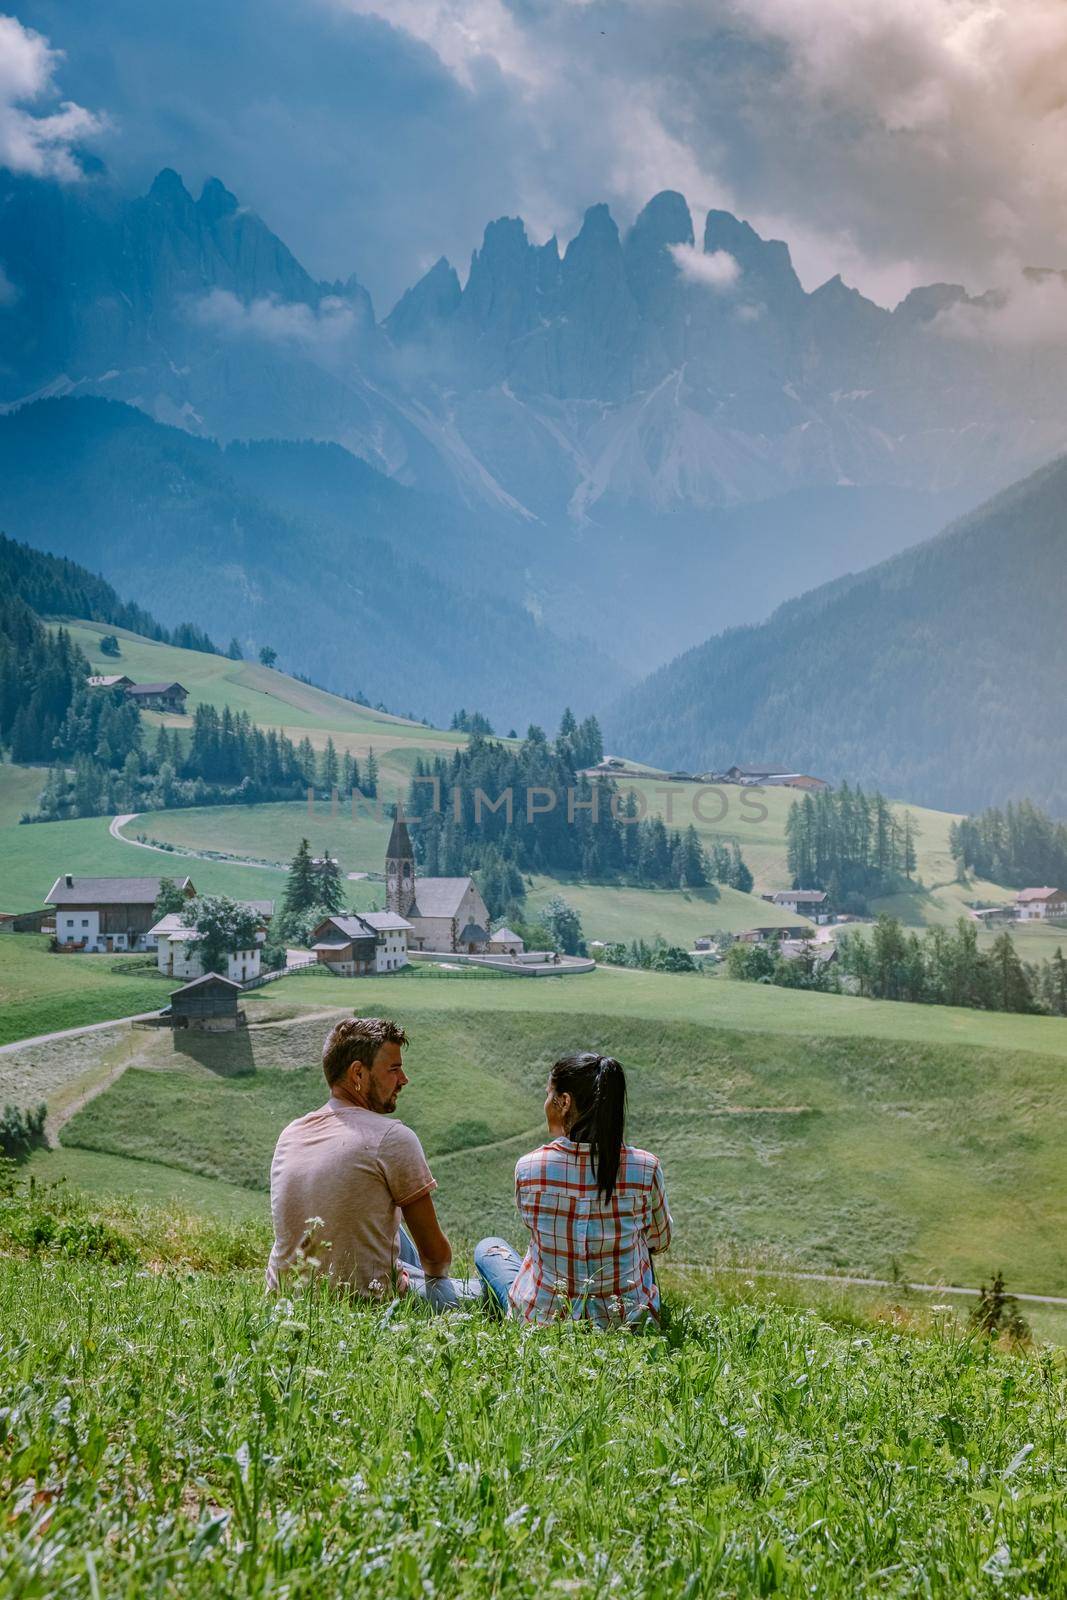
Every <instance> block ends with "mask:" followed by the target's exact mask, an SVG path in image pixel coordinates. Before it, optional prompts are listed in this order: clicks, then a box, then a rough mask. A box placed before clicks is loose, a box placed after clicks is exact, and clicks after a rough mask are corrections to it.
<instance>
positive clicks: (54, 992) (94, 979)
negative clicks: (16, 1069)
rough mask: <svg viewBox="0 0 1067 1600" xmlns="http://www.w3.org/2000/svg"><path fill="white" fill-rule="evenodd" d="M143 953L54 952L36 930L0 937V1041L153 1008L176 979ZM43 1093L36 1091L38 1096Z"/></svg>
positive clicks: (0, 1076)
mask: <svg viewBox="0 0 1067 1600" xmlns="http://www.w3.org/2000/svg"><path fill="white" fill-rule="evenodd" d="M148 959H149V958H148V957H147V956H115V955H98V956H97V955H53V954H51V953H50V952H49V950H48V940H47V939H46V938H45V937H44V936H43V935H39V934H31V933H11V934H5V935H4V936H3V937H2V938H0V1044H7V1043H10V1042H11V1041H12V1040H15V1039H26V1038H29V1037H31V1036H32V1035H34V1034H38V1033H55V1032H58V1031H59V1030H61V1029H64V1028H80V1027H82V1026H84V1024H86V1023H90V1022H107V1021H110V1020H111V1019H112V1018H113V1017H128V1016H132V1015H134V1014H135V1013H137V1012H140V1011H158V1010H159V1008H160V1007H161V1006H165V1005H166V1004H167V995H168V993H169V991H170V989H171V988H173V987H174V986H175V985H174V984H173V982H168V981H167V980H166V979H165V978H164V977H163V976H162V975H161V974H160V973H159V972H158V971H157V970H156V967H155V963H154V958H153V960H152V965H151V966H149V965H148ZM5 1065H6V1061H5V1058H4V1057H0V1082H2V1081H3V1067H4V1066H5ZM42 1098H45V1097H44V1096H43V1095H38V1099H42Z"/></svg>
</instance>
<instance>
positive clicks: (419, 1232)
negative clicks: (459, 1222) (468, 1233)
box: [402, 1194, 452, 1278]
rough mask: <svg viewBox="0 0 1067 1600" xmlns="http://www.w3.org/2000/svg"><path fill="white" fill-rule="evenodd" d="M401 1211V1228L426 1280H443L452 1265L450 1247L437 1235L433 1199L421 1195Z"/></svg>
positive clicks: (438, 1225)
mask: <svg viewBox="0 0 1067 1600" xmlns="http://www.w3.org/2000/svg"><path fill="white" fill-rule="evenodd" d="M402 1210H403V1215H404V1226H405V1228H407V1230H408V1232H409V1233H410V1235H411V1238H412V1241H413V1242H414V1245H415V1248H416V1250H417V1251H418V1252H419V1260H420V1261H421V1262H422V1269H423V1271H424V1272H425V1274H426V1276H427V1277H428V1278H447V1277H448V1269H449V1267H451V1265H452V1246H451V1245H450V1244H449V1242H448V1240H447V1238H446V1237H445V1235H444V1233H443V1232H442V1231H441V1224H440V1223H439V1222H438V1220H437V1211H436V1208H435V1206H434V1203H433V1195H432V1194H424V1195H422V1196H421V1197H420V1198H419V1199H418V1200H413V1201H412V1202H411V1204H410V1205H408V1206H404V1207H403V1208H402Z"/></svg>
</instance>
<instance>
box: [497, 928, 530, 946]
mask: <svg viewBox="0 0 1067 1600" xmlns="http://www.w3.org/2000/svg"><path fill="white" fill-rule="evenodd" d="M489 939H490V942H491V943H492V944H521V943H522V940H521V939H520V938H519V936H518V934H517V933H513V932H512V930H511V929H510V928H498V929H497V930H496V932H495V933H491V934H490V935H489Z"/></svg>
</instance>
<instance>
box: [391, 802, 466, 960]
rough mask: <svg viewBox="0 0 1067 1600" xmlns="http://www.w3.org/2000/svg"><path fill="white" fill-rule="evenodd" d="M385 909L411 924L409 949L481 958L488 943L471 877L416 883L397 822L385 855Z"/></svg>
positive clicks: (404, 836)
mask: <svg viewBox="0 0 1067 1600" xmlns="http://www.w3.org/2000/svg"><path fill="white" fill-rule="evenodd" d="M385 886H386V899H387V903H388V906H389V910H390V911H391V912H393V913H394V914H395V915H396V916H400V917H404V918H405V919H406V920H407V921H408V922H409V923H410V925H411V933H410V934H409V936H408V944H409V947H410V948H411V949H412V950H433V951H437V952H440V953H444V954H451V955H480V954H482V953H483V952H484V951H485V950H486V948H487V947H488V944H489V908H488V906H487V905H486V903H485V901H484V900H483V899H482V896H481V893H480V891H479V889H478V885H477V884H476V883H475V881H474V879H473V878H469V877H468V878H417V877H416V874H415V852H414V850H413V849H412V845H411V837H410V835H409V833H408V830H407V824H406V823H405V822H404V820H403V818H402V817H397V818H396V820H395V821H394V823H393V830H392V832H391V833H390V835H389V844H388V846H387V848H386V852H385Z"/></svg>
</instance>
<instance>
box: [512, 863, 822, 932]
mask: <svg viewBox="0 0 1067 1600" xmlns="http://www.w3.org/2000/svg"><path fill="white" fill-rule="evenodd" d="M555 895H562V897H563V899H564V900H566V902H567V904H568V905H571V906H573V907H574V909H575V910H576V911H577V912H578V914H579V916H580V917H581V919H582V931H583V933H584V934H585V937H586V938H587V939H602V940H603V941H604V942H605V944H610V943H612V942H613V941H616V940H618V941H621V942H622V943H624V944H629V943H630V941H631V940H632V939H645V940H646V941H648V942H649V943H651V941H652V940H653V939H655V938H656V936H657V935H662V936H663V938H664V939H666V941H667V943H668V944H677V945H683V946H684V947H685V948H686V949H691V948H692V944H693V940H694V939H698V938H700V936H701V935H702V934H706V933H723V932H724V933H741V932H743V931H744V929H745V928H753V927H785V926H787V925H788V926H790V927H805V928H810V927H812V926H813V924H812V923H811V922H810V921H809V920H808V918H807V917H801V916H796V915H795V914H793V913H792V912H789V911H782V910H780V909H779V907H777V906H772V905H768V903H767V901H766V900H761V899H760V898H759V896H758V895H752V894H741V893H740V892H739V891H738V890H737V889H727V888H720V889H718V890H715V889H686V890H683V889H634V888H628V887H622V888H620V887H615V886H613V885H611V884H592V883H561V882H559V881H557V880H556V879H555V878H535V879H534V885H533V888H532V889H529V890H527V897H526V904H527V909H528V914H529V915H530V917H531V919H532V918H533V917H534V916H536V914H537V913H538V912H539V911H541V910H542V909H543V908H544V906H546V905H547V904H548V902H549V900H551V899H552V898H553V897H554V896H555Z"/></svg>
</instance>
